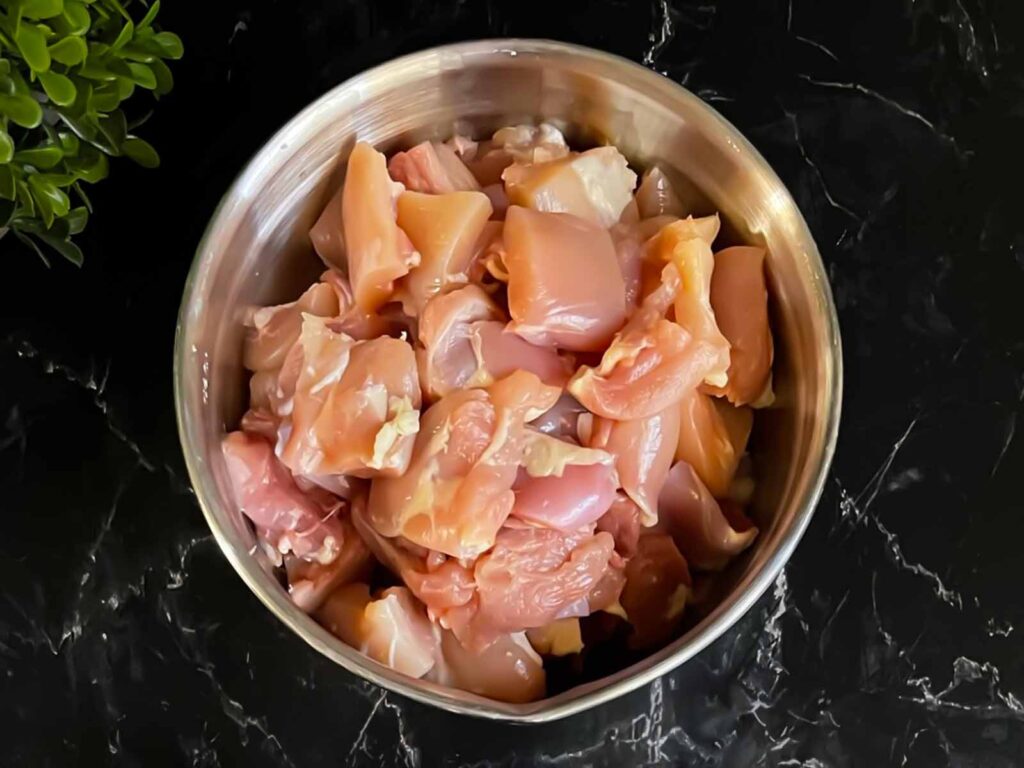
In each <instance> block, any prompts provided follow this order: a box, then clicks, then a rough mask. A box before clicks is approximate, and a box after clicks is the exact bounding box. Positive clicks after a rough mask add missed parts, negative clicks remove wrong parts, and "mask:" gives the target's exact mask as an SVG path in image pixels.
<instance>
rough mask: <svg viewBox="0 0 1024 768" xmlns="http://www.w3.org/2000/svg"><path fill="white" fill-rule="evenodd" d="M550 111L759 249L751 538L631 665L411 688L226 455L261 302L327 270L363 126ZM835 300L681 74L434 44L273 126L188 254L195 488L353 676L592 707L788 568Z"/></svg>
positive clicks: (540, 51)
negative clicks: (543, 695) (265, 525)
mask: <svg viewBox="0 0 1024 768" xmlns="http://www.w3.org/2000/svg"><path fill="white" fill-rule="evenodd" d="M539 119H546V120H550V121H553V122H555V123H556V124H557V125H559V126H560V127H562V128H564V129H565V130H566V131H567V133H568V134H569V135H570V137H574V138H576V139H577V140H582V141H588V142H609V143H612V144H615V145H616V146H618V147H619V148H620V149H622V151H623V152H624V153H625V154H626V155H627V156H628V157H629V158H630V159H631V161H633V162H634V163H636V164H637V165H639V166H646V165H648V164H651V163H654V162H657V163H658V164H659V165H661V166H662V167H663V168H665V169H666V170H667V171H668V172H669V174H670V175H671V176H672V177H673V179H674V180H675V181H676V182H677V186H678V187H679V188H680V189H681V190H682V193H683V196H684V197H685V198H686V199H687V200H688V201H689V203H690V204H691V207H692V208H693V210H694V212H695V213H701V212H704V209H708V210H718V211H720V212H721V214H722V216H723V221H724V222H725V224H726V228H725V230H724V231H725V234H726V237H727V238H731V239H733V240H735V241H744V242H751V243H761V244H763V245H765V246H767V248H768V251H769V260H768V269H769V281H770V290H771V295H772V319H773V323H774V326H773V328H774V334H775V341H776V360H775V389H776V396H777V397H776V404H775V406H774V407H773V408H771V409H768V410H765V411H761V412H760V415H759V418H758V425H757V433H756V435H755V441H754V448H753V450H754V454H755V455H754V460H755V467H756V471H757V477H758V484H757V489H758V490H757V494H756V497H755V502H754V517H755V519H756V520H757V522H758V525H759V527H760V528H761V535H760V536H759V537H758V539H757V541H756V544H755V546H754V547H753V548H752V550H751V551H750V552H749V553H747V554H746V555H744V556H743V557H741V558H739V559H738V561H737V562H735V563H734V564H733V565H732V566H731V567H730V568H729V569H728V570H727V571H726V573H725V574H723V577H722V578H723V581H722V587H721V601H720V602H719V603H718V605H717V607H715V608H714V609H713V610H711V611H710V612H709V613H708V614H707V615H706V616H704V617H703V618H702V620H701V621H700V622H699V623H698V624H697V625H696V626H694V627H692V628H691V629H690V630H689V631H688V632H686V634H685V635H684V636H682V637H680V638H679V639H677V640H676V641H674V642H673V643H671V644H670V645H669V646H667V647H666V648H664V649H662V650H660V651H658V652H657V653H655V654H653V655H651V656H649V657H647V658H646V659H644V660H643V661H641V662H639V663H637V664H634V665H633V666H631V667H629V668H626V669H623V670H621V671H620V672H617V673H616V674H614V675H611V676H609V677H605V678H602V679H601V680H598V681H596V682H592V683H587V684H585V685H581V686H578V687H576V688H573V689H571V690H568V691H565V692H562V693H559V694H557V695H555V696H552V697H549V698H547V699H544V700H542V701H538V702H533V703H530V704H518V705H516V704H504V703H500V702H495V701H491V700H489V699H484V698H481V697H479V696H475V695H473V694H470V693H466V692H463V691H458V690H452V689H448V688H445V687H442V686H438V685H434V684H432V683H428V682H424V681H421V680H413V679H410V678H408V677H406V676H404V675H401V674H398V673H397V672H394V671H393V670H390V669H388V668H386V667H384V666H382V665H379V664H377V663H375V662H373V661H371V660H369V659H367V658H366V657H365V656H363V655H361V654H360V653H358V652H357V651H355V650H353V649H351V648H349V647H348V646H346V645H345V644H344V643H342V642H341V641H340V640H338V639H336V638H334V637H333V636H332V635H330V634H329V633H328V632H326V631H325V630H324V629H323V628H321V627H320V626H319V625H317V624H316V623H315V622H314V621H313V620H312V619H311V618H310V617H309V616H307V615H306V614H304V613H303V612H302V611H300V610H299V609H298V608H296V607H295V605H294V604H293V603H292V602H291V600H290V599H289V598H288V595H287V593H286V592H285V591H284V590H283V589H282V588H281V586H280V585H279V584H278V582H277V580H276V579H275V578H274V577H273V575H272V574H271V572H270V569H269V567H268V565H267V563H266V562H265V561H263V560H262V559H261V557H260V556H259V555H258V554H257V553H256V551H255V548H254V539H253V534H252V532H251V530H250V528H249V526H248V524H247V523H246V522H245V521H244V519H243V518H242V515H241V514H240V513H239V511H238V508H237V506H236V505H235V504H234V502H233V501H232V497H231V493H230V489H229V486H228V482H227V477H226V473H225V467H224V462H223V459H222V456H221V452H220V441H221V438H222V436H223V434H224V432H225V430H226V429H230V428H233V427H234V426H235V424H237V420H238V418H239V416H240V415H241V413H242V410H243V408H244V403H245V397H246V388H245V378H244V372H243V370H242V366H241V339H242V323H243V318H244V314H245V311H246V308H247V307H251V306H252V305H258V304H268V303H276V302H280V301H286V300H291V299H292V298H294V297H295V296H296V295H297V294H298V292H299V291H300V290H301V289H302V288H303V287H305V286H306V285H308V284H309V283H310V282H311V281H312V280H313V279H314V278H315V276H316V274H317V273H318V263H317V262H316V260H315V259H314V257H313V256H312V250H311V247H310V244H309V241H308V237H307V232H308V230H309V227H310V226H311V224H312V222H313V221H314V220H315V218H316V216H317V214H318V213H319V211H320V209H321V208H322V206H323V203H324V202H325V200H326V198H327V196H328V195H329V194H330V192H331V191H332V190H333V189H336V188H337V184H338V183H339V181H340V179H341V176H342V174H343V169H344V160H345V158H346V157H347V155H348V152H349V151H350V149H351V147H352V146H353V144H354V142H355V141H356V139H357V138H358V139H359V140H363V141H369V142H371V143H372V144H374V145H376V146H378V147H380V148H383V149H385V150H389V149H392V148H394V147H396V146H399V145H405V144H408V143H410V142H413V141H415V140H419V139H422V138H444V137H446V136H447V135H449V134H450V133H451V132H452V130H453V127H456V125H457V124H459V125H464V126H466V127H468V128H469V129H471V130H472V131H473V132H474V133H475V134H476V135H481V134H483V133H485V132H487V131H490V130H493V129H494V128H496V127H499V126H500V125H507V124H510V123H514V122H522V121H529V122H534V121H537V120H539ZM841 365H842V355H841V349H840V339H839V329H838V322H837V319H836V313H835V307H834V305H833V303H832V296H831V293H830V290H829V286H828V281H827V278H826V275H825V272H824V268H823V266H822V263H821V258H820V256H819V254H818V251H817V248H816V247H815V244H814V241H813V239H812V237H811V235H810V232H809V231H808V229H807V225H806V223H805V222H804V220H803V217H802V216H801V215H800V212H799V211H798V209H797V207H796V204H795V203H794V201H793V199H792V198H791V197H790V195H789V193H788V192H787V190H786V189H785V187H784V186H783V184H782V182H781V181H780V180H779V179H778V177H777V176H776V175H775V174H774V172H773V171H772V170H771V169H770V168H769V166H768V165H767V163H766V162H765V161H764V159H763V158H762V157H761V156H760V155H759V154H758V153H757V151H756V150H755V149H754V148H753V147H752V146H751V145H750V144H749V143H748V142H747V141H746V140H745V139H744V138H743V137H742V136H741V135H740V134H739V132H738V131H736V129H735V128H733V127H732V126H731V125H730V124H728V123H727V122H726V121H725V120H724V119H723V118H722V117H721V116H719V115H718V114H717V113H716V112H715V111H714V110H712V109H711V108H710V107H708V106H707V105H706V104H704V103H703V102H701V101H700V100H699V99H698V98H697V97H695V96H693V95H692V94H691V93H689V92H688V91H686V90H685V89H683V88H682V87H680V86H678V85H676V84H675V83H673V82H671V81H669V80H667V79H666V78H663V77H662V76H660V75H658V74H656V73H654V72H651V71H649V70H647V69H645V68H643V67H641V66H639V65H637V64H634V63H632V62H629V61H626V60H624V59H620V58H618V57H615V56H612V55H609V54H605V53H601V52H598V51H593V50H590V49H586V48H580V47H576V46H571V45H567V44H563V43H557V42H550V41H542V40H488V41H480V42H471V43H460V44H456V45H450V46H445V47H442V48H435V49H432V50H428V51H424V52H421V53H416V54H412V55H409V56H405V57H403V58H400V59H396V60H394V61H392V62H389V63H387V64H384V65H382V66H380V67H377V68H376V69H373V70H370V71H368V72H365V73H363V74H361V75H358V76H357V77H355V78H353V79H351V80H349V81H347V82H346V83H344V84H342V85H340V86H338V87H337V88H335V89H334V90H332V91H330V92H329V93H327V94H326V95H324V96H323V97H321V98H320V99H319V100H317V101H316V102H314V103H313V104H312V105H310V106H309V107H307V108H306V109H305V110H304V111H303V112H301V113H300V114H299V115H298V116H296V117H295V118H294V119H293V120H292V121H291V122H290V123H288V124H287V125H286V126H285V127H284V128H283V129H281V131H279V132H278V133H277V134H276V135H275V136H274V137H273V138H272V139H271V140H270V141H269V142H268V143H267V144H266V145H265V146H264V148H263V149H262V150H261V151H260V152H259V154H258V155H256V157H255V158H254V159H253V160H252V161H251V162H250V164H249V166H248V167H247V168H246V169H245V171H244V172H243V173H242V175H241V176H240V177H239V178H238V180H237V181H236V182H235V184H234V186H233V187H232V188H231V190H230V191H229V192H228V194H227V196H226V197H225V198H224V200H223V201H222V203H221V205H220V206H219V208H218V209H217V211H216V213H215V215H214V217H213V219H212V221H211V223H210V225H209V227H208V229H207V231H206V233H205V235H204V237H203V240H202V242H201V243H200V246H199V250H198V252H197V254H196V257H195V262H194V263H193V265H192V269H191V272H190V273H189V276H188V280H187V283H186V286H185V293H184V297H183V300H182V305H181V312H180V316H179V321H178V329H177V338H176V345H175V359H174V379H175V381H174V385H175V404H176V407H177V416H178V426H179V431H180V434H181V441H182V446H183V449H184V453H185V459H186V462H187V464H188V469H189V474H190V476H191V479H192V483H193V485H194V487H195V491H196V495H197V497H198V499H199V503H200V505H201V507H202V509H203V513H204V514H205V516H206V519H207V521H208V522H209V524H210V528H211V529H212V530H213V533H214V536H215V537H216V539H217V542H218V544H219V545H220V547H221V549H222V550H223V552H224V554H225V556H226V557H227V558H228V560H229V561H230V562H231V564H232V565H233V566H234V568H235V570H237V571H238V573H239V575H240V576H241V577H242V579H243V580H244V581H245V583H246V584H248V585H249V587H250V589H252V591H253V592H254V593H255V594H256V595H257V596H258V597H259V599H260V600H261V601H262V602H263V603H264V604H265V605H266V606H267V607H268V608H269V609H270V610H271V611H273V613H274V614H275V615H276V616H277V617H278V618H279V619H280V620H281V621H283V622H284V623H285V624H286V625H288V627H290V628H291V629H292V630H293V631H294V632H295V633H296V634H298V635H299V636H300V637H302V638H303V639H304V640H305V641H306V642H307V643H309V644H310V645H311V646H313V647H314V648H315V649H316V650H318V651H319V652H321V653H323V654H324V655H325V656H327V657H329V658H330V659H332V660H334V661H335V662H336V663H338V664H340V665H341V666H343V667H344V668H346V669H347V670H349V671H350V672H352V673H353V674H356V675H359V676H361V677H363V678H366V679H368V680H371V681H373V682H374V683H376V684H378V685H381V686H383V687H385V688H387V689H389V690H392V691H396V692H398V693H401V694H403V695H406V696H409V697H410V698H413V699H416V700H418V701H421V702H425V703H429V704H433V705H435V706H439V707H442V708H444V709H447V710H450V711H453V712H460V713H465V714H471V715H477V716H482V717H489V718H495V719H504V720H511V721H520V722H537V721H544V720H552V719H555V718H559V717H564V716H566V715H569V714H572V713H575V712H579V711H582V710H584V709H587V708H589V707H592V706H594V705H596V704H599V703H601V702H603V701H607V700H609V699H612V698H614V697H616V696H619V695H621V694H623V693H626V692H627V691H630V690H633V689H635V688H637V687H639V686H641V685H644V684H645V683H648V682H650V681H651V680H653V679H654V678H656V677H657V676H659V675H662V674H664V673H665V672H667V671H669V670H670V669H672V668H674V667H676V666H678V665H679V664H681V663H682V662H684V661H686V660H687V659H689V658H690V657H692V656H693V655H694V654H696V653H697V652H698V651H700V650H701V649H703V648H704V647H705V646H707V645H708V644H709V643H710V642H712V641H713V640H714V639H716V638H717V637H719V636H720V635H721V634H722V633H723V632H725V631H726V630H727V629H728V628H729V627H730V626H731V625H732V624H733V623H734V622H735V621H736V620H737V619H738V618H739V617H740V616H741V615H742V614H743V613H744V612H745V611H746V610H748V609H749V608H750V607H751V605H753V603H754V602H755V601H756V600H757V598H758V597H759V596H760V595H761V594H762V593H763V592H764V591H765V589H766V588H767V587H768V586H769V585H770V584H771V583H772V581H773V580H774V579H775V578H776V577H777V575H778V573H779V571H780V570H781V568H782V567H783V565H784V564H785V562H786V560H787V559H788V558H789V556H790V554H791V553H792V551H793V549H794V547H795V546H796V544H797V542H798V540H799V538H800V536H801V535H802V533H803V531H804V529H805V528H806V526H807V524H808V522H809V520H810V517H811V514H812V513H813V511H814V507H815V504H816V502H817V500H818V497H819V495H820V493H821V489H822V485H823V483H824V480H825V475H826V472H827V469H828V465H829V463H830V461H831V458H832V453H833V450H834V447H835V442H836V436H837V432H838V424H839V412H840V402H841V388H842V371H841Z"/></svg>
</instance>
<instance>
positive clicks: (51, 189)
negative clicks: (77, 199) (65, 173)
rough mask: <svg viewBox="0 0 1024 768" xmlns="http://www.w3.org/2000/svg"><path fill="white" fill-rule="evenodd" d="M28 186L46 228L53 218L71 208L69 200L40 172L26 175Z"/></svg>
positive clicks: (66, 212) (49, 225)
mask: <svg viewBox="0 0 1024 768" xmlns="http://www.w3.org/2000/svg"><path fill="white" fill-rule="evenodd" d="M28 186H29V189H31V190H32V197H33V198H35V201H36V208H37V209H38V210H39V213H40V214H41V215H42V217H43V223H44V224H45V225H46V227H47V228H49V227H51V226H52V225H53V220H54V218H56V217H58V216H66V215H67V214H68V211H70V210H71V200H69V199H68V196H67V195H66V194H65V193H64V191H63V190H62V189H60V188H59V187H58V186H57V185H56V184H54V183H53V182H52V181H50V180H49V179H48V178H46V176H45V175H43V174H41V173H33V174H32V175H31V176H29V177H28Z"/></svg>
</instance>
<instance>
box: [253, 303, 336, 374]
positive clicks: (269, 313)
mask: <svg viewBox="0 0 1024 768" xmlns="http://www.w3.org/2000/svg"><path fill="white" fill-rule="evenodd" d="M304 314H309V315H317V316H318V317H334V316H335V315H337V314H338V299H337V297H336V296H335V295H334V292H333V291H332V290H331V289H330V287H328V286H326V285H323V284H321V283H314V284H313V285H311V286H310V287H309V288H307V289H306V292H305V293H303V294H302V296H300V297H299V298H298V299H297V300H296V301H293V302H290V303H288V304H279V305H277V306H273V307H262V308H261V309H258V310H256V311H255V312H254V313H253V315H252V321H251V322H252V326H251V327H250V328H249V329H248V330H247V331H246V335H245V345H244V347H243V350H242V364H243V365H244V366H245V367H246V368H248V369H249V370H250V371H275V370H278V369H280V368H281V365H282V364H283V363H284V358H285V356H286V355H287V354H288V350H290V349H291V348H292V346H293V345H294V344H295V342H296V341H298V338H299V333H300V331H301V330H302V316H303V315H304Z"/></svg>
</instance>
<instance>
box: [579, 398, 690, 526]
mask: <svg viewBox="0 0 1024 768" xmlns="http://www.w3.org/2000/svg"><path fill="white" fill-rule="evenodd" d="M594 422H595V423H594V425H593V427H592V428H591V429H590V430H589V431H590V434H589V435H588V438H589V439H588V440H587V441H586V443H587V445H589V446H591V447H593V448H602V449H604V450H606V451H608V453H610V454H611V455H612V456H614V457H615V469H616V471H617V472H618V476H619V486H620V487H621V488H622V490H623V491H625V492H626V494H627V495H628V496H629V497H630V498H631V499H632V500H633V501H635V502H636V504H637V506H639V507H640V510H641V512H642V513H643V514H642V518H641V522H642V523H643V524H644V525H645V526H651V525H654V524H655V523H656V522H658V494H659V493H661V487H662V486H663V485H664V484H665V478H666V477H667V476H668V471H669V469H670V468H671V467H672V459H673V457H674V455H675V452H676V445H677V444H678V442H679V408H678V407H677V406H674V405H673V406H669V407H668V408H666V409H665V410H664V411H659V412H658V413H656V414H654V415H653V416H648V417H646V418H642V419H631V420H629V421H612V420H610V419H602V418H599V417H598V418H595V419H594Z"/></svg>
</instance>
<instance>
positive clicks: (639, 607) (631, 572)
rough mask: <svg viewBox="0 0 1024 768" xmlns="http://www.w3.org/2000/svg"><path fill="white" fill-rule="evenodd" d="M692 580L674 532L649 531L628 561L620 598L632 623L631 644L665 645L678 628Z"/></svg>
mask: <svg viewBox="0 0 1024 768" xmlns="http://www.w3.org/2000/svg"><path fill="white" fill-rule="evenodd" d="M692 586H693V580H692V579H691V578H690V569H689V568H687V567H686V560H685V559H683V556H682V555H681V554H680V553H679V549H678V548H677V547H676V544H675V542H674V541H673V540H672V537H671V536H668V535H666V534H657V533H647V534H644V535H643V536H641V537H640V541H639V542H638V544H637V551H636V554H635V555H634V556H633V557H632V558H630V560H629V562H628V563H626V586H625V587H624V588H623V590H622V597H621V598H620V602H621V603H622V607H623V609H625V611H626V617H627V619H628V621H629V623H630V624H631V625H632V626H633V629H632V632H631V633H630V635H629V639H628V640H627V643H628V645H629V647H630V648H637V649H640V648H652V647H655V646H659V645H663V644H664V643H665V642H667V641H668V640H669V639H671V637H672V635H674V634H675V632H676V630H677V629H678V628H679V624H680V622H681V621H682V618H683V609H684V608H685V607H686V603H687V601H688V599H689V597H690V592H691V587H692Z"/></svg>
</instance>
